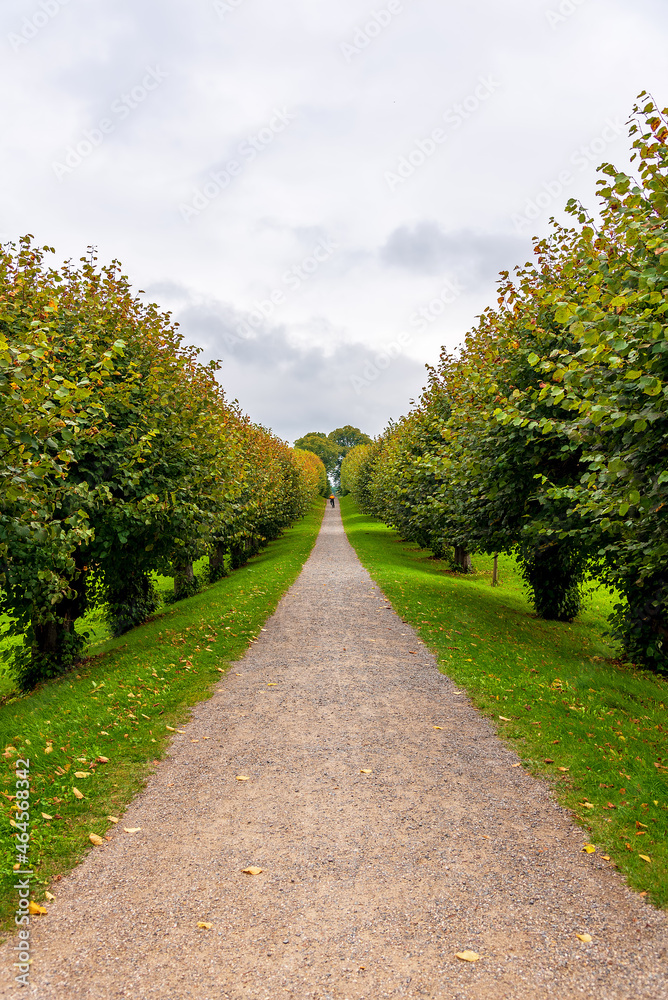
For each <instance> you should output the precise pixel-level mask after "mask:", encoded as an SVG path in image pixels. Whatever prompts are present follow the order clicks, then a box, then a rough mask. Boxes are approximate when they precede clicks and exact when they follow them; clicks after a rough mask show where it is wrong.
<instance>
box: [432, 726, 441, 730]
mask: <svg viewBox="0 0 668 1000" xmlns="http://www.w3.org/2000/svg"><path fill="white" fill-rule="evenodd" d="M442 728H443V726H434V729H442Z"/></svg>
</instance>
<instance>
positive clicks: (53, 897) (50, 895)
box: [44, 892, 56, 903]
mask: <svg viewBox="0 0 668 1000" xmlns="http://www.w3.org/2000/svg"><path fill="white" fill-rule="evenodd" d="M44 895H45V896H46V898H47V899H48V901H49V902H50V903H53V901H54V899H55V898H56V897H55V896H54V895H53V893H52V892H45V893H44Z"/></svg>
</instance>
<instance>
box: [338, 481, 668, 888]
mask: <svg viewBox="0 0 668 1000" xmlns="http://www.w3.org/2000/svg"><path fill="white" fill-rule="evenodd" d="M341 512H342V515H343V520H344V525H345V528H346V531H347V533H348V537H349V539H350V542H351V543H352V545H353V547H354V548H355V550H356V552H357V554H358V556H359V558H360V560H361V562H362V563H363V565H364V566H365V567H366V568H367V569H368V570H369V572H370V573H371V575H372V577H373V578H374V580H375V581H376V583H378V585H379V586H380V587H381V588H382V590H383V592H384V593H385V595H386V596H387V598H388V599H389V600H390V602H391V603H392V605H393V607H394V608H395V610H396V611H397V612H398V614H400V615H401V617H402V618H403V619H405V621H407V622H408V623H409V624H410V625H411V626H412V627H413V628H414V629H415V630H416V631H417V632H418V633H419V635H420V637H421V638H422V639H423V641H424V642H425V644H426V645H427V646H428V647H429V648H430V649H431V650H432V651H433V652H434V653H435V655H436V657H437V658H438V662H439V664H440V666H441V669H442V670H443V671H444V672H445V673H447V674H448V676H449V677H451V678H452V679H453V680H454V681H455V682H456V683H457V684H458V685H460V686H461V687H462V688H464V689H465V690H466V691H467V693H468V695H469V696H470V698H471V700H472V702H473V704H474V705H475V706H476V708H478V709H479V710H480V711H481V712H482V713H483V714H484V715H486V716H488V717H489V718H490V719H492V720H493V722H494V725H495V726H496V728H497V730H498V732H499V735H500V736H501V737H502V739H504V740H505V741H507V742H508V743H509V744H510V745H511V746H512V747H513V749H514V750H515V751H516V752H517V753H518V754H519V756H520V758H521V759H522V761H523V763H524V765H525V767H526V768H527V770H529V771H531V773H532V774H535V775H540V776H541V777H543V778H546V779H547V780H548V781H549V782H550V783H551V784H552V786H553V787H554V790H555V792H556V796H557V798H558V800H559V802H561V804H562V805H564V806H566V807H567V808H569V809H571V810H572V812H573V815H574V818H575V819H576V821H577V822H578V823H580V825H581V826H583V827H584V829H585V831H586V834H585V837H584V840H586V841H587V842H589V843H591V844H593V845H595V847H596V851H597V854H598V856H599V857H600V856H601V855H608V856H609V857H610V859H611V860H610V864H614V865H616V866H617V867H618V868H619V870H620V871H622V872H623V873H624V875H625V876H626V878H627V880H628V882H629V884H630V885H631V886H632V887H633V888H634V889H636V890H637V891H639V892H643V893H646V894H647V897H648V899H650V900H651V901H652V902H653V903H654V904H655V905H657V906H661V907H668V750H667V747H666V712H665V708H664V705H665V703H666V701H668V681H667V680H666V679H665V678H661V677H657V676H656V675H655V674H652V673H649V672H648V671H644V670H638V669H636V668H634V667H632V666H630V665H628V664H623V663H621V662H620V661H619V660H618V659H616V656H617V655H618V650H616V649H615V648H614V647H613V646H611V645H610V644H609V640H608V639H606V637H605V632H606V628H607V624H606V619H607V615H608V613H609V611H610V609H611V606H612V603H613V600H612V596H611V595H610V594H609V593H608V592H607V591H606V590H605V589H603V588H600V587H595V586H593V585H592V586H591V587H590V592H589V596H588V601H587V607H586V609H585V610H584V611H583V613H582V614H581V615H580V617H579V618H578V619H577V620H576V621H575V622H573V623H572V624H571V625H567V624H563V623H559V622H547V621H542V620H541V619H539V618H536V617H535V615H534V613H533V611H532V609H531V606H530V604H529V602H528V600H527V598H526V596H525V594H524V589H523V586H522V581H521V578H520V576H519V573H518V571H517V567H516V564H515V561H514V560H513V559H512V558H510V557H503V556H501V557H499V570H500V578H501V586H499V587H492V586H491V575H492V559H491V557H485V556H479V557H476V558H475V559H474V569H475V571H476V572H475V573H474V574H473V575H472V576H461V575H459V574H454V573H452V572H449V571H448V569H447V568H446V565H445V564H444V563H443V562H440V561H438V560H435V559H433V558H431V557H430V554H429V552H425V551H424V550H422V549H419V548H417V546H415V545H412V544H410V543H408V542H405V541H403V540H402V539H400V538H399V536H398V535H397V533H396V532H394V531H392V530H391V529H389V528H388V527H386V526H385V525H384V524H382V523H381V522H380V521H377V520H375V519H373V518H369V517H366V516H365V515H363V514H361V513H360V512H359V510H358V509H357V507H356V506H355V504H354V502H353V500H352V498H351V497H343V498H342V499H341ZM583 842H584V841H583ZM642 855H644V856H645V857H647V858H649V859H650V860H649V861H645V860H644V859H643V857H642Z"/></svg>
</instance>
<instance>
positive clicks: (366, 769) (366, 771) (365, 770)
mask: <svg viewBox="0 0 668 1000" xmlns="http://www.w3.org/2000/svg"><path fill="white" fill-rule="evenodd" d="M360 774H373V771H372V770H371V768H370V767H363V768H362V769H361V771H360Z"/></svg>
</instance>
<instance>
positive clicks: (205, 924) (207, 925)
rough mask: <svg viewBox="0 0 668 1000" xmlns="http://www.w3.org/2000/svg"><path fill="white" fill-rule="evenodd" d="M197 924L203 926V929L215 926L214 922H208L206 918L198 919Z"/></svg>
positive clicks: (208, 929) (207, 929) (206, 929)
mask: <svg viewBox="0 0 668 1000" xmlns="http://www.w3.org/2000/svg"><path fill="white" fill-rule="evenodd" d="M197 926H198V927H201V928H202V930H203V931H210V930H211V928H212V927H213V924H207V923H206V921H204V920H198V921H197Z"/></svg>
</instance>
